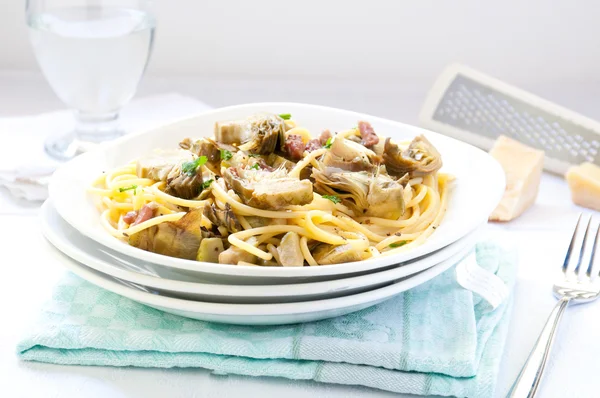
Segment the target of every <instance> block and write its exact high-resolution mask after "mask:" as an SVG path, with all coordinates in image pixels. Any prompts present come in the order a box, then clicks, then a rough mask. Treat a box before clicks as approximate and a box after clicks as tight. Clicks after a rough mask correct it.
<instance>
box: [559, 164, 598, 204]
mask: <svg viewBox="0 0 600 398" xmlns="http://www.w3.org/2000/svg"><path fill="white" fill-rule="evenodd" d="M565 177H566V179H567V182H568V183H569V189H570V190H571V200H573V203H575V204H576V205H579V206H582V207H587V208H588V209H593V210H598V211H600V167H598V166H596V165H595V164H592V163H582V164H581V165H579V166H573V167H571V168H570V169H569V170H568V171H567V174H566V176H565Z"/></svg>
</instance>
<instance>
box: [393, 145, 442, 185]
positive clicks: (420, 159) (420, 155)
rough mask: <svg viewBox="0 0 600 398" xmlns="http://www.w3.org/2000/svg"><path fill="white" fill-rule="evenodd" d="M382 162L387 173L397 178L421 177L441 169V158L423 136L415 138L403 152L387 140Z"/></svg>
mask: <svg viewBox="0 0 600 398" xmlns="http://www.w3.org/2000/svg"><path fill="white" fill-rule="evenodd" d="M383 161H384V163H385V167H386V169H387V172H388V173H389V174H390V175H393V176H397V177H402V176H404V175H405V174H406V173H409V174H410V175H411V176H412V177H422V176H425V175H427V174H431V173H435V172H436V171H438V170H439V169H440V168H441V167H442V156H441V155H440V153H439V152H438V151H437V149H435V147H434V146H433V145H432V144H431V143H430V142H429V141H428V140H427V138H425V137H424V136H423V135H420V136H417V137H415V138H414V139H413V140H412V142H411V143H410V145H409V146H408V147H407V148H406V149H405V150H404V151H401V150H400V148H398V145H396V144H394V143H393V142H392V141H391V140H390V139H389V138H387V139H386V141H385V147H384V151H383Z"/></svg>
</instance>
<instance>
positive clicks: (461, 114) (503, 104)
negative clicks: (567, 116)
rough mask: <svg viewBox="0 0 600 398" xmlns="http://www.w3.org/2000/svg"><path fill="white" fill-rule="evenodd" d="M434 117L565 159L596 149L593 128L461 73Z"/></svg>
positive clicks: (599, 142) (599, 146) (599, 144)
mask: <svg viewBox="0 0 600 398" xmlns="http://www.w3.org/2000/svg"><path fill="white" fill-rule="evenodd" d="M434 118H435V119H438V120H439V121H442V122H445V123H447V124H449V125H451V126H454V127H457V128H462V129H464V130H467V131H470V132H473V133H475V134H481V135H484V136H487V137H489V138H492V139H494V138H496V137H497V136H498V135H500V134H506V135H508V136H511V137H514V138H516V139H518V140H520V141H522V142H523V143H525V144H526V145H530V146H532V147H535V148H538V149H543V150H544V151H546V153H547V156H548V157H549V158H552V157H553V156H554V157H557V158H559V159H561V160H564V161H567V162H572V163H581V162H582V161H585V160H588V161H589V160H590V159H594V157H595V156H597V155H598V152H600V137H598V136H597V133H596V132H594V131H589V130H586V129H583V128H581V126H577V125H574V124H573V123H572V122H570V121H568V120H562V119H559V118H558V117H557V116H556V115H554V114H551V113H548V112H546V111H544V110H541V109H536V108H535V107H533V106H532V105H531V104H529V103H526V102H523V101H519V100H517V99H515V98H511V97H508V96H507V95H505V94H503V93H502V92H497V91H495V90H494V89H492V88H489V87H486V86H483V85H481V84H479V83H478V82H476V81H472V80H470V79H468V78H466V77H464V76H457V77H456V78H455V80H454V82H453V83H451V85H450V86H449V87H448V89H447V91H446V93H444V95H443V97H442V98H441V100H440V103H439V105H438V107H437V109H436V111H435V113H434Z"/></svg>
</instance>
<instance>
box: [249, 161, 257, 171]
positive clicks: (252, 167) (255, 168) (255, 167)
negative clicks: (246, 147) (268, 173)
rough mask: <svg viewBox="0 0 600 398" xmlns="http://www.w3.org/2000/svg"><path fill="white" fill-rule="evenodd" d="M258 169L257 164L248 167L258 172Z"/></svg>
mask: <svg viewBox="0 0 600 398" xmlns="http://www.w3.org/2000/svg"><path fill="white" fill-rule="evenodd" d="M258 167H259V166H258V163H254V164H253V165H252V166H250V168H251V169H252V170H258Z"/></svg>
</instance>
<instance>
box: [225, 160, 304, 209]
mask: <svg viewBox="0 0 600 398" xmlns="http://www.w3.org/2000/svg"><path fill="white" fill-rule="evenodd" d="M223 177H224V178H225V181H226V182H227V185H228V187H229V188H231V189H233V191H234V192H235V193H236V194H238V195H239V197H240V198H241V199H242V201H243V202H244V203H245V204H247V205H248V206H252V207H255V208H258V209H266V210H281V209H285V208H287V207H289V206H293V205H305V204H308V203H310V202H311V201H312V199H313V185H312V184H311V182H310V181H308V180H299V179H297V178H293V177H287V174H286V173H285V171H284V170H283V169H281V170H279V171H275V172H272V173H267V172H254V171H253V170H244V169H234V168H229V169H226V170H225V171H224V173H223Z"/></svg>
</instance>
